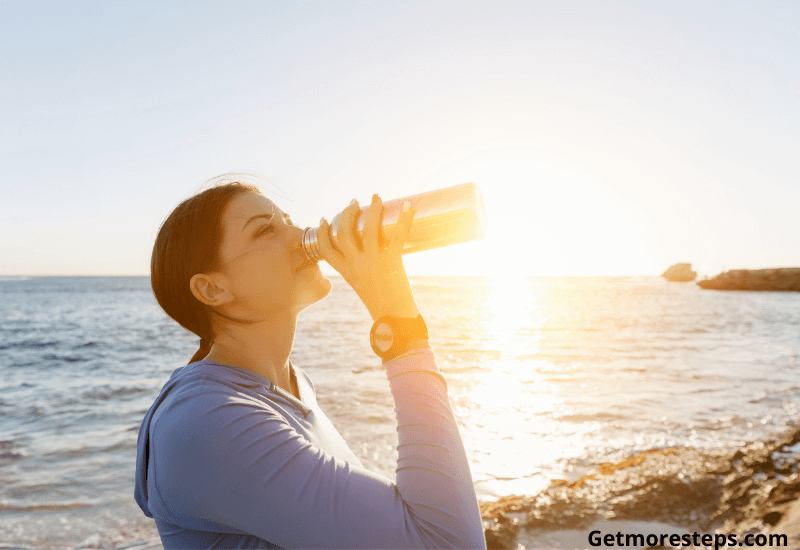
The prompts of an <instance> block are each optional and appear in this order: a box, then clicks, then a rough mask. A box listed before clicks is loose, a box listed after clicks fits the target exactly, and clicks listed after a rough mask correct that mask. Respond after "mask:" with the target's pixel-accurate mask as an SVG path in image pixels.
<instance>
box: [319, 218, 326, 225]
mask: <svg viewBox="0 0 800 550" xmlns="http://www.w3.org/2000/svg"><path fill="white" fill-rule="evenodd" d="M324 224H325V216H322V217H321V218H320V219H319V226H320V227H322V226H323V225H324Z"/></svg>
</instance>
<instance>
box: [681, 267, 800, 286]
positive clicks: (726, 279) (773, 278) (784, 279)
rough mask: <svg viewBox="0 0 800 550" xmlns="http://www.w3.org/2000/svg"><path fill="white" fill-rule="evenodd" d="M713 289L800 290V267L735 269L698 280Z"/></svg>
mask: <svg viewBox="0 0 800 550" xmlns="http://www.w3.org/2000/svg"><path fill="white" fill-rule="evenodd" d="M697 284H698V286H700V288H708V289H712V290H785V291H798V292H800V267H780V268H776V269H733V270H731V271H726V272H725V273H720V274H719V275H717V276H716V277H714V278H713V279H706V280H704V281H698V282H697Z"/></svg>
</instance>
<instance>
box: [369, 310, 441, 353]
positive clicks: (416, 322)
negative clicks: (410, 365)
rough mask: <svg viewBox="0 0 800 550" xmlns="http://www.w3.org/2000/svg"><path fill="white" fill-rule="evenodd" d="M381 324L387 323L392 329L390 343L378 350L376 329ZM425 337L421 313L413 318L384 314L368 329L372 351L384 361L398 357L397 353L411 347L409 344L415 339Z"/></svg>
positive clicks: (426, 337)
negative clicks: (384, 348) (385, 348)
mask: <svg viewBox="0 0 800 550" xmlns="http://www.w3.org/2000/svg"><path fill="white" fill-rule="evenodd" d="M382 324H386V325H388V326H389V328H390V329H391V330H392V344H391V346H390V347H389V348H388V349H387V350H385V351H382V350H380V349H379V348H378V347H377V346H376V340H375V333H376V329H377V328H378V327H379V326H380V325H382ZM427 339H428V327H427V325H426V324H425V320H424V319H423V318H422V315H418V316H417V317H416V318H413V319H411V318H405V317H392V316H391V315H384V316H383V317H380V318H378V319H376V320H375V322H374V323H373V325H372V330H370V344H371V345H372V351H374V352H375V354H376V355H378V356H379V357H381V358H382V359H383V360H384V362H386V361H390V360H392V359H394V358H395V357H398V356H399V355H401V354H403V353H405V352H406V350H408V349H413V348H412V347H411V345H412V344H413V343H414V342H415V341H417V340H425V341H427Z"/></svg>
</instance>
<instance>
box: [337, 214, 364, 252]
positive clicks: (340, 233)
mask: <svg viewBox="0 0 800 550" xmlns="http://www.w3.org/2000/svg"><path fill="white" fill-rule="evenodd" d="M360 214H361V207H360V206H359V205H358V201H357V200H356V199H353V200H352V201H351V202H350V205H349V206H348V207H347V208H345V209H344V210H342V215H341V216H340V217H339V225H338V227H337V228H336V244H337V245H338V247H339V250H341V251H342V255H343V256H344V257H345V258H352V257H353V256H354V255H355V254H357V253H358V251H359V248H360V247H359V245H360V244H361V243H358V242H357V241H356V239H355V237H356V236H355V235H354V234H353V233H354V231H353V230H354V225H355V223H356V221H357V220H358V217H357V216H358V215H360Z"/></svg>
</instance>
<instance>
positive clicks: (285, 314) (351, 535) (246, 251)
mask: <svg viewBox="0 0 800 550" xmlns="http://www.w3.org/2000/svg"><path fill="white" fill-rule="evenodd" d="M407 206H408V205H407ZM381 208H382V207H381V200H380V198H378V197H377V195H376V196H374V197H373V200H372V204H371V205H370V206H369V209H368V210H367V214H366V223H365V232H364V237H363V242H361V239H359V238H358V237H357V235H352V234H344V235H341V236H340V237H339V239H340V240H339V242H338V247H334V246H332V244H331V242H330V239H329V237H328V231H327V229H328V226H327V222H326V221H324V220H323V221H322V222H321V224H322V225H321V230H320V232H319V235H320V237H319V246H320V252H321V255H322V257H323V258H324V259H325V260H326V261H327V262H328V263H329V264H330V265H331V266H332V267H333V268H334V269H336V270H337V271H338V272H339V273H340V274H341V275H342V276H343V277H344V279H345V280H346V281H347V282H348V283H349V284H350V285H351V286H352V287H353V289H354V290H355V291H356V293H357V294H358V296H359V298H360V299H361V300H362V302H363V303H364V305H365V306H366V307H367V309H368V311H369V313H370V315H371V316H372V318H373V319H374V320H376V321H378V320H382V322H384V323H385V324H384V325H382V326H381V328H380V329H378V328H376V327H378V325H379V323H376V325H375V326H374V327H373V333H375V334H373V346H374V349H375V350H376V353H380V354H381V355H382V357H383V359H384V367H385V368H386V375H387V378H388V380H389V385H390V389H391V392H392V395H393V397H394V399H395V404H396V407H395V412H396V416H397V421H398V440H399V445H398V454H399V456H398V461H397V483H396V484H395V483H393V482H392V481H391V480H389V479H387V478H386V477H384V476H381V475H378V474H376V473H374V472H371V471H369V470H366V469H364V468H363V467H362V465H361V463H360V461H359V460H358V458H357V457H356V456H355V455H354V454H353V453H352V452H351V451H350V449H349V448H348V447H347V444H346V443H345V441H344V440H343V439H342V437H341V436H340V435H339V433H338V432H337V431H336V429H335V428H334V427H333V425H332V424H331V423H330V421H329V420H328V418H327V417H326V416H325V414H324V413H323V412H322V410H320V408H319V407H318V405H317V402H316V392H315V388H314V385H313V383H312V381H311V379H310V378H309V377H308V376H307V375H306V373H305V372H304V371H303V370H301V369H300V368H298V367H297V366H295V365H294V364H292V362H291V361H290V360H289V354H290V352H291V349H292V342H293V339H294V334H295V325H296V321H297V316H298V314H299V313H300V312H301V311H302V310H303V309H304V308H305V307H307V306H309V305H311V304H313V303H315V302H317V301H319V300H321V299H322V298H324V297H325V296H327V295H328V294H329V293H330V290H331V283H330V281H329V280H328V279H327V278H325V277H324V276H323V275H322V273H321V272H320V270H319V267H318V266H317V264H315V263H314V262H310V261H308V260H307V259H306V257H305V255H304V253H303V252H302V248H301V238H302V230H301V229H300V228H299V227H297V226H295V225H293V224H292V222H291V219H290V218H289V216H288V214H286V213H284V212H282V211H281V210H280V209H279V208H278V207H277V206H276V205H275V204H274V203H273V202H272V201H270V200H269V199H268V198H266V197H265V196H263V195H262V194H261V193H260V192H259V191H258V189H257V188H256V187H252V186H249V185H246V184H243V183H230V184H225V185H218V186H215V187H212V188H210V189H207V190H206V191H203V192H202V193H199V194H198V195H196V196H194V197H191V198H190V199H187V200H186V201H184V202H183V203H181V204H180V205H179V206H178V207H177V208H176V209H175V210H174V211H173V212H172V214H171V215H170V216H169V217H168V218H167V220H166V221H165V222H164V224H163V225H162V227H161V229H160V231H159V233H158V236H157V238H156V242H155V246H154V248H153V255H152V261H151V282H152V286H153V292H154V294H155V296H156V299H157V300H158V303H159V304H160V305H161V306H162V307H163V309H164V310H165V311H166V313H167V314H168V315H170V316H171V317H172V318H173V319H175V320H176V321H177V322H178V323H180V324H181V325H182V326H183V327H185V328H186V329H188V330H190V331H192V332H194V333H195V334H197V335H198V336H199V337H200V349H199V350H198V351H197V353H195V355H194V357H193V358H192V360H191V362H190V364H189V365H187V366H185V367H181V368H178V369H176V370H175V371H174V372H173V373H172V376H171V377H170V379H169V381H168V382H167V383H166V384H165V385H164V387H163V388H162V390H161V393H160V394H159V396H158V398H157V399H156V400H155V402H154V403H153V405H152V406H151V407H150V409H149V410H148V412H147V414H146V415H145V418H144V420H143V421H142V425H141V427H140V429H139V440H138V453H137V460H136V488H135V498H136V502H137V503H138V504H139V506H140V507H141V509H142V511H143V512H144V514H145V515H146V516H148V517H153V518H154V519H155V522H156V525H157V527H158V530H159V534H160V536H161V540H162V543H163V546H164V548H166V549H169V548H485V547H486V543H485V539H484V536H483V527H482V521H481V517H480V512H479V509H478V503H477V498H476V495H475V490H474V487H473V484H472V478H471V474H470V469H469V464H468V462H467V457H466V454H465V452H464V447H463V444H462V441H461V436H460V434H459V431H458V427H457V424H456V421H455V419H454V417H453V413H452V411H451V408H450V403H449V398H448V394H447V384H446V382H445V379H444V378H443V376H442V375H441V373H440V371H439V370H438V367H437V365H436V361H435V357H434V354H433V352H432V350H431V349H430V347H429V346H428V343H427V330H426V329H425V328H424V322H423V321H422V318H421V316H420V315H419V312H418V311H417V306H416V303H415V301H414V297H413V294H412V292H411V287H410V285H409V282H408V278H407V276H406V274H405V269H404V268H403V262H402V256H401V251H402V248H403V242H404V240H405V238H406V235H407V233H408V228H409V227H410V225H411V221H412V219H413V215H414V212H413V210H412V209H410V208H406V210H405V211H404V213H403V214H402V215H401V217H400V219H399V220H398V224H397V229H396V230H395V232H394V235H393V236H392V239H391V241H390V242H389V244H388V246H387V247H385V248H380V247H379V246H378V235H379V229H380V226H379V224H380V217H381ZM359 211H360V207H359V205H358V203H357V202H356V201H355V199H354V200H353V202H352V203H351V204H350V206H348V207H347V208H346V209H345V210H344V211H343V213H342V217H341V220H340V223H341V224H342V225H341V227H351V226H352V223H353V222H354V221H355V220H356V219H357V218H356V215H357V214H358V213H359ZM330 330H336V327H335V326H332V327H330ZM381 330H388V337H390V338H391V339H392V342H393V344H392V346H391V347H390V349H388V350H387V349H386V348H387V347H388V346H386V345H385V343H381V341H380V338H381V335H380V334H378V333H379V332H380V331H381ZM392 330H395V333H392ZM405 330H407V331H408V334H406V333H405V332H403V331H405ZM365 337H366V335H365Z"/></svg>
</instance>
